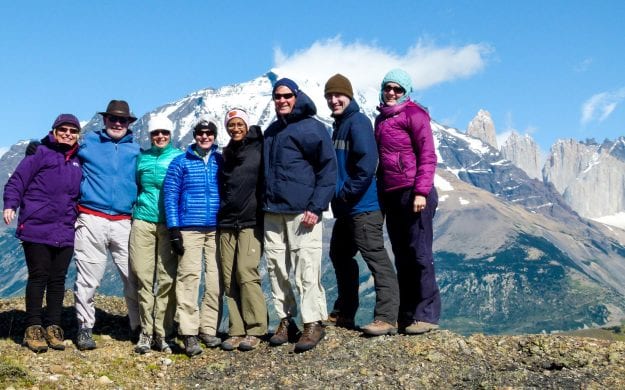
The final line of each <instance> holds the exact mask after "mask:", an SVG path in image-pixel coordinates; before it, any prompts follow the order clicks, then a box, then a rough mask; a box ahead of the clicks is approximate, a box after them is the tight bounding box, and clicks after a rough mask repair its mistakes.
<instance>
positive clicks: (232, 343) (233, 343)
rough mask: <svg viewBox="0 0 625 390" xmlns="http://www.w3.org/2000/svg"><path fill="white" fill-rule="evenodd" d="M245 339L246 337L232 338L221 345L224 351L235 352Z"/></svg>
mask: <svg viewBox="0 0 625 390" xmlns="http://www.w3.org/2000/svg"><path fill="white" fill-rule="evenodd" d="M244 339H245V336H230V337H228V338H227V339H225V340H224V342H223V343H221V349H223V350H224V351H234V350H235V349H237V348H239V345H240V344H241V341H243V340H244Z"/></svg>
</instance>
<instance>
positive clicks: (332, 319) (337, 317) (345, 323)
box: [322, 311, 356, 329]
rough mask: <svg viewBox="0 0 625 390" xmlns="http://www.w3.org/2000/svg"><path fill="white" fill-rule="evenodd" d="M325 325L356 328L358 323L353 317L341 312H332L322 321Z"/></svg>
mask: <svg viewBox="0 0 625 390" xmlns="http://www.w3.org/2000/svg"><path fill="white" fill-rule="evenodd" d="M322 324H323V325H324V326H336V327H339V328H345V329H355V328H356V324H355V322H354V319H353V318H350V317H345V316H342V315H341V313H338V312H334V311H333V312H332V313H330V314H329V315H328V318H327V319H326V320H325V321H322Z"/></svg>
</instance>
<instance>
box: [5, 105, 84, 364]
mask: <svg viewBox="0 0 625 390" xmlns="http://www.w3.org/2000/svg"><path fill="white" fill-rule="evenodd" d="M79 132H80V122H79V121H78V119H77V118H76V117H75V116H74V115H71V114H61V115H59V116H58V117H57V118H56V120H55V121H54V124H53V125H52V130H51V131H50V132H49V134H48V135H47V136H46V137H45V138H43V139H42V140H41V146H40V147H38V148H37V151H36V152H35V154H33V155H30V156H26V157H25V158H24V159H23V160H22V161H21V162H20V163H19V165H18V166H17V168H16V169H15V172H14V173H13V175H11V177H10V178H9V181H8V182H7V183H6V185H5V186H4V212H3V217H4V222H5V223H6V224H7V225H8V224H9V223H11V221H13V219H14V218H15V211H16V210H17V209H18V208H19V209H20V213H19V217H18V219H17V230H16V233H15V235H16V237H17V238H19V239H20V240H21V241H22V246H23V248H24V257H25V258H26V266H27V267H28V281H27V283H26V331H25V333H24V345H26V346H27V347H28V348H30V349H31V350H32V351H34V352H45V351H47V350H48V346H50V348H53V349H58V350H62V349H65V344H64V340H63V329H62V328H61V326H60V325H61V311H62V309H63V292H64V289H65V276H66V274H67V268H68V266H69V262H70V260H71V258H72V253H73V251H74V222H76V216H77V211H76V203H77V201H78V196H79V195H80V180H81V178H82V173H81V169H80V162H79V161H78V157H77V156H76V151H77V150H78V144H77V143H76V141H77V140H78V134H79ZM44 293H45V295H46V315H45V317H44V316H42V303H43V296H44ZM42 317H43V318H42ZM42 325H43V326H45V328H44V327H43V326H42Z"/></svg>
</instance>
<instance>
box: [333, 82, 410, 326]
mask: <svg viewBox="0 0 625 390" xmlns="http://www.w3.org/2000/svg"><path fill="white" fill-rule="evenodd" d="M324 93H325V98H326V102H327V103H328V108H330V110H331V111H332V117H333V118H334V120H335V122H334V133H333V134H332V140H333V141H334V148H335V149H336V159H337V163H338V180H337V183H336V192H335V194H334V199H332V212H333V213H334V217H335V218H336V222H335V223H334V229H333V230H332V240H331V242H330V259H331V260H332V264H333V265H334V270H335V273H336V284H337V287H338V297H337V300H336V302H335V303H334V309H333V310H332V313H331V314H330V316H329V317H328V322H330V323H332V322H333V323H334V324H335V325H337V326H342V327H347V328H352V327H354V317H355V315H356V311H357V309H358V286H359V283H358V275H359V272H358V263H357V262H356V259H355V258H354V256H355V255H356V253H357V252H359V251H360V254H361V255H362V258H363V259H364V260H365V263H366V264H367V266H368V267H369V270H370V271H371V275H372V276H373V281H374V284H375V292H376V304H375V312H374V321H373V322H372V323H370V324H369V325H366V326H364V327H363V328H362V331H363V332H364V333H365V334H367V335H370V336H380V335H385V334H395V333H397V315H398V310H399V289H398V285H397V276H396V274H395V270H394V268H393V264H392V263H391V260H390V259H389V257H388V254H387V253H386V249H385V248H384V238H383V235H382V225H383V224H384V217H383V216H382V213H381V211H380V205H379V204H378V194H377V188H376V187H377V186H376V180H375V174H376V168H377V165H378V149H377V146H376V144H375V138H374V136H373V126H372V125H371V121H370V120H369V118H367V117H366V116H365V115H364V114H363V113H361V112H360V111H359V110H360V109H359V107H358V104H357V103H356V102H355V101H354V100H353V96H354V92H353V90H352V85H351V83H350V82H349V80H348V79H347V78H346V77H345V76H343V75H341V74H336V75H334V76H332V77H330V79H328V81H327V82H326V85H325V91H324Z"/></svg>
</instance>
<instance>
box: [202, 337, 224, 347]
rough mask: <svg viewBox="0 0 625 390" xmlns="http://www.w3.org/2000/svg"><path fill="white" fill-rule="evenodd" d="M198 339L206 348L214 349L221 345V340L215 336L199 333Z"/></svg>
mask: <svg viewBox="0 0 625 390" xmlns="http://www.w3.org/2000/svg"><path fill="white" fill-rule="evenodd" d="M199 337H200V340H202V342H203V343H204V344H205V345H206V346H207V347H208V348H215V347H219V346H220V345H221V339H220V338H219V337H217V336H211V335H209V334H208V333H200V336H199Z"/></svg>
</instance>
